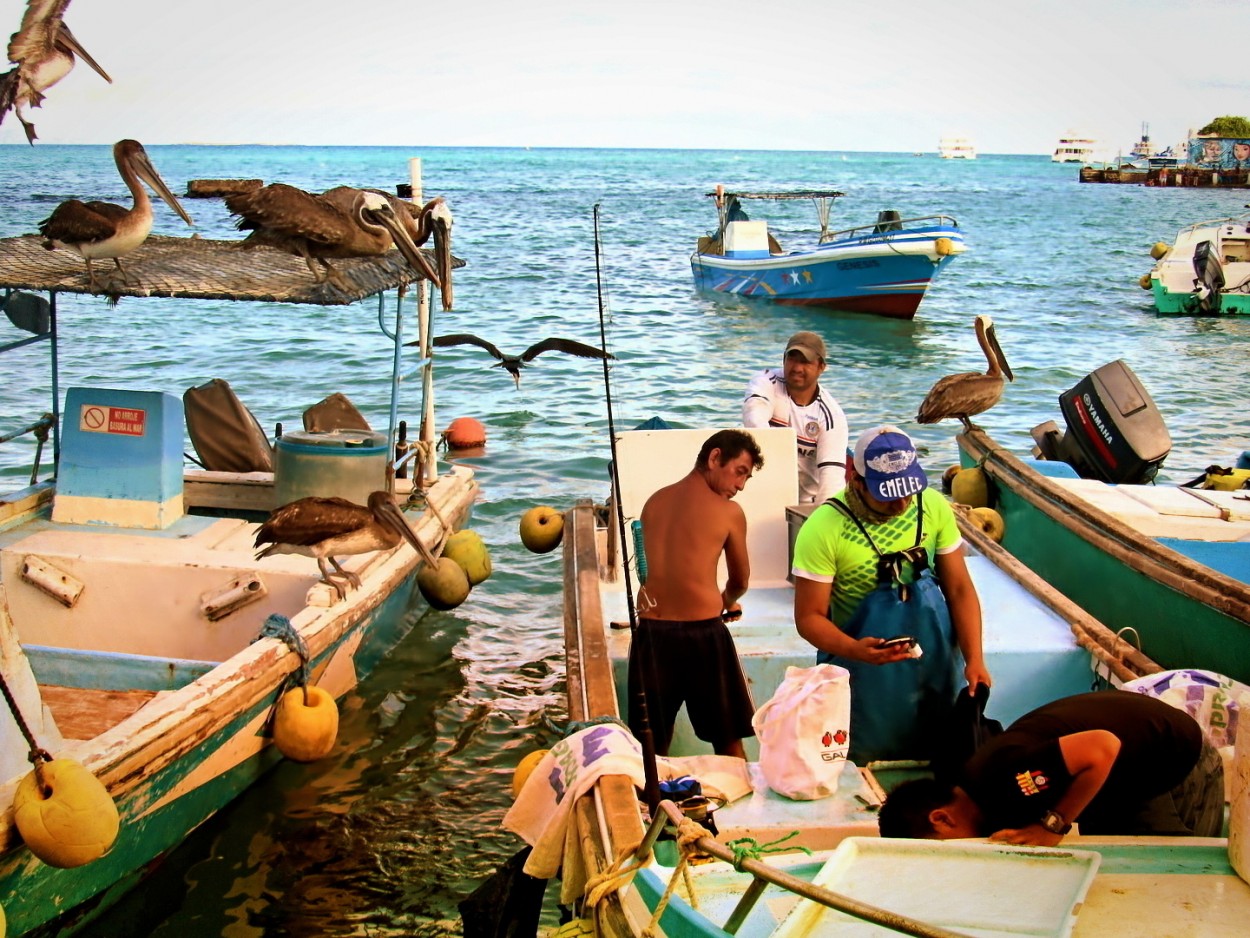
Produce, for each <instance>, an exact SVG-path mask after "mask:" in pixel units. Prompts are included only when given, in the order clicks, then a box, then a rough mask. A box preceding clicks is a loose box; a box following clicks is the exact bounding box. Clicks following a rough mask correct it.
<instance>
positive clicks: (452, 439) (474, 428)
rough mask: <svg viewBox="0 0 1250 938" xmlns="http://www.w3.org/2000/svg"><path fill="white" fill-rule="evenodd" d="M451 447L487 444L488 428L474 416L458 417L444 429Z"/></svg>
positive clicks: (462, 447)
mask: <svg viewBox="0 0 1250 938" xmlns="http://www.w3.org/2000/svg"><path fill="white" fill-rule="evenodd" d="M443 439H444V440H446V441H447V447H448V448H449V449H474V448H475V447H478V446H485V445H486V428H485V427H484V426H482V424H481V422H480V421H478V420H474V419H473V418H472V417H457V418H456V419H455V420H453V421H452V422H451V424H450V425H449V426H448V427H447V429H446V430H444V431H443Z"/></svg>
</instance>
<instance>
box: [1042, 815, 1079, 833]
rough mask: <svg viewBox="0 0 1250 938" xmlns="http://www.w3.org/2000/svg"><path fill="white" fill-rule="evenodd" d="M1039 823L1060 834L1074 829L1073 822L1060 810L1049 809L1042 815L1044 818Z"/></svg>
mask: <svg viewBox="0 0 1250 938" xmlns="http://www.w3.org/2000/svg"><path fill="white" fill-rule="evenodd" d="M1038 823H1039V824H1041V825H1042V827H1044V828H1046V830H1048V831H1050V832H1051V833H1052V834H1059V835H1060V836H1063V835H1064V834H1066V833H1067V832H1068V831H1070V830H1072V824H1071V823H1070V822H1069V821H1067V820H1065V819H1064V816H1063V815H1062V814H1060V813H1059V812H1058V811H1053V810H1052V811H1047V812H1046V813H1045V814H1043V815H1042V819H1041V820H1040V821H1038Z"/></svg>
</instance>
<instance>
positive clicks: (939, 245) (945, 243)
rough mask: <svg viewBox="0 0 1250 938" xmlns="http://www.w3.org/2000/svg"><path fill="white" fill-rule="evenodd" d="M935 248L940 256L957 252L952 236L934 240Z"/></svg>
mask: <svg viewBox="0 0 1250 938" xmlns="http://www.w3.org/2000/svg"><path fill="white" fill-rule="evenodd" d="M933 250H934V253H936V254H937V256H938V257H949V256H950V255H951V254H954V253H955V242H954V241H952V240H951V239H950V238H938V239H937V240H936V241H934V242H933Z"/></svg>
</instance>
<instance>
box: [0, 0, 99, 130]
mask: <svg viewBox="0 0 1250 938" xmlns="http://www.w3.org/2000/svg"><path fill="white" fill-rule="evenodd" d="M68 6H69V0H27V3H26V13H25V14H24V15H23V16H22V25H21V26H20V27H18V30H17V32H15V33H14V34H13V35H12V36H10V37H9V49H8V53H9V61H10V62H12V63H13V65H14V68H12V69H10V70H9V71H7V72H5V73H4V74H3V75H0V123H3V122H4V117H5V115H6V114H8V112H9V111H10V110H11V111H13V113H15V114H16V115H17V119H18V120H19V121H20V122H21V124H22V129H23V130H25V131H26V139H27V140H28V141H29V142H30V144H31V146H34V144H35V139H36V137H37V135H36V134H35V125H34V124H32V123H31V122H30V121H28V120H26V118H24V117H23V116H22V108H23V107H40V106H41V105H42V104H43V97H44V95H43V93H44V92H45V91H47V90H48V89H49V88H51V87H52V86H53V85H55V84H56V83H57V82H58V81H60V80H61V79H62V78H64V77H65V76H66V75H68V74H69V73H70V70H71V69H73V67H74V57H75V56H77V57H78V58H80V59H82V60H83V61H84V62H86V63H87V64H88V65H90V66H91V67H92V68H93V69H95V71H96V72H97V73H98V74H99V76H100V77H101V78H103V79H104V80H105V81H107V82H108V83H109V84H112V83H113V79H111V78H109V76H108V73H107V72H105V71H104V69H102V68H100V66H99V65H97V64H96V61H95V59H93V58H92V57H91V56H90V55H88V54H87V50H85V49H84V48H83V47H82V46H81V45H79V43H78V40H77V39H75V38H74V35H73V33H71V32H70V31H69V27H68V26H66V25H65V23H64V22H62V20H61V17H62V16H64V15H65V8H66V7H68Z"/></svg>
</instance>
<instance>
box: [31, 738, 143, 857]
mask: <svg viewBox="0 0 1250 938" xmlns="http://www.w3.org/2000/svg"><path fill="white" fill-rule="evenodd" d="M40 771H41V772H42V774H43V782H44V784H45V785H46V786H47V787H48V789H49V791H48V792H47V793H46V794H45V793H44V792H43V791H41V790H40V788H39V782H38V780H37V778H36V774H35V772H34V771H31V772H30V773H28V774H27V775H26V777H25V778H23V779H22V780H21V782H19V783H18V786H17V794H16V795H15V796H14V797H13V820H14V822H15V823H16V824H17V830H18V833H20V834H21V835H22V840H24V841H26V846H28V847H29V848H30V852H31V853H33V854H34V855H35V856H37V857H38V858H39V859H40V860H42V861H43V862H44V863H46V864H48V866H55V867H59V868H60V869H69V868H70V867H75V866H82V865H83V864H84V863H90V862H91V861H92V860H96V859H99V858H100V857H102V856H104V855H105V854H106V853H108V852H109V849H110V848H111V847H112V846H113V842H114V841H115V840H117V832H118V830H120V829H121V821H120V819H119V818H118V816H117V805H115V804H114V803H113V799H112V798H111V797H109V793H108V789H107V788H105V787H104V783H103V782H101V781H100V780H99V779H98V778H96V777H95V776H94V775H92V774H91V772H89V771H87V768H86V766H84V765H83V764H82V763H80V762H75V761H73V760H72V759H53V760H52V761H51V762H45V763H44V765H43V768H42V769H41V770H40Z"/></svg>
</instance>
